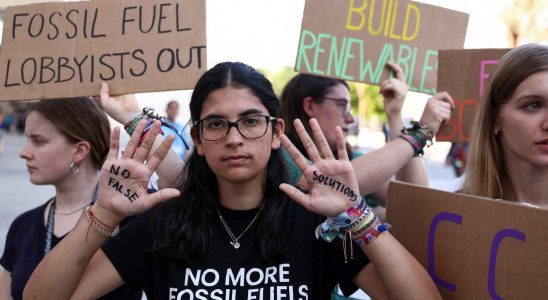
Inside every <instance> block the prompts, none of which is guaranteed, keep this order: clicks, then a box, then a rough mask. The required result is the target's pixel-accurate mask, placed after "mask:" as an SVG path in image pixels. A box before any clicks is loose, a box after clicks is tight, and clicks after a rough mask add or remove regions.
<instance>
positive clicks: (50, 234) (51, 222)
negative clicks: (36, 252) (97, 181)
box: [44, 188, 99, 257]
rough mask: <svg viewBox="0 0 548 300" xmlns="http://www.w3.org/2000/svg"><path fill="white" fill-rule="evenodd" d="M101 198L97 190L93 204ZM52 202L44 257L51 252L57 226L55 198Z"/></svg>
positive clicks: (96, 189)
mask: <svg viewBox="0 0 548 300" xmlns="http://www.w3.org/2000/svg"><path fill="white" fill-rule="evenodd" d="M98 196H99V189H98V188H95V194H94V195H93V199H92V200H91V204H93V203H95V201H96V200H97V197H98ZM48 201H51V207H50V209H49V214H48V222H47V227H46V228H47V230H46V246H45V247H44V257H46V255H48V253H49V252H50V251H51V243H52V241H53V225H54V224H55V196H54V197H52V198H51V199H49V200H48Z"/></svg>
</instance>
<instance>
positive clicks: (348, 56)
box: [341, 38, 363, 80]
mask: <svg viewBox="0 0 548 300" xmlns="http://www.w3.org/2000/svg"><path fill="white" fill-rule="evenodd" d="M346 42H347V43H348V46H347V47H346V52H345V56H344V65H343V69H342V73H341V78H342V79H344V80H354V76H351V75H347V74H346V68H347V67H348V61H349V60H350V59H352V58H354V54H353V52H352V44H353V43H355V44H358V45H359V48H360V50H359V53H360V58H361V57H362V56H363V40H360V39H356V38H348V39H347V40H346ZM360 61H361V60H360Z"/></svg>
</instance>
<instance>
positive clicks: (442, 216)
mask: <svg viewBox="0 0 548 300" xmlns="http://www.w3.org/2000/svg"><path fill="white" fill-rule="evenodd" d="M442 221H451V222H453V223H457V224H459V225H460V224H462V216H461V215H458V214H455V213H450V212H440V213H439V214H437V215H435V216H434V217H433V218H432V223H430V232H429V233H428V273H429V274H430V277H432V280H433V281H434V283H436V284H437V285H439V286H441V287H443V288H446V289H448V290H450V291H452V292H455V291H457V286H456V285H455V284H453V283H450V282H447V281H445V280H443V279H441V278H439V277H438V275H436V268H435V258H434V241H435V239H436V229H437V227H438V224H439V223H441V222H442Z"/></svg>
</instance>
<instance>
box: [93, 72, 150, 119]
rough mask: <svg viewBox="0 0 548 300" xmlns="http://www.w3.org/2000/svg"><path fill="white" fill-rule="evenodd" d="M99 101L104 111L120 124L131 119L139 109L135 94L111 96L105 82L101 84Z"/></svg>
mask: <svg viewBox="0 0 548 300" xmlns="http://www.w3.org/2000/svg"><path fill="white" fill-rule="evenodd" d="M99 94H100V98H99V102H100V103H101V106H102V107H103V109H104V110H105V112H106V113H107V114H108V115H109V116H110V117H112V118H113V119H114V120H116V121H118V122H120V123H121V124H126V123H127V122H129V121H131V120H132V118H133V117H135V116H136V115H137V114H138V113H139V112H140V111H141V110H140V108H139V103H137V98H136V97H135V94H126V95H120V96H111V95H110V88H109V86H108V84H107V83H106V82H103V83H102V84H101V91H100V92H99Z"/></svg>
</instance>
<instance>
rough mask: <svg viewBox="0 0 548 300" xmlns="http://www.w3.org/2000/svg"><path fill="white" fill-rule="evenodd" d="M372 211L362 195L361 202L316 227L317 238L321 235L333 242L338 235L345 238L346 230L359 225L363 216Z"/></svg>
mask: <svg viewBox="0 0 548 300" xmlns="http://www.w3.org/2000/svg"><path fill="white" fill-rule="evenodd" d="M371 213H372V211H371V208H370V207H369V206H367V204H366V202H365V199H364V198H363V197H361V196H360V202H359V203H357V204H355V205H354V206H352V207H351V208H349V209H348V210H347V211H345V212H343V213H341V214H340V215H338V216H336V217H333V218H327V219H326V220H325V221H324V222H323V223H322V224H320V225H319V226H318V227H317V228H316V238H319V237H321V238H322V239H324V240H325V241H327V242H332V241H333V240H334V239H335V238H336V237H340V238H344V235H345V232H346V231H348V230H349V229H351V228H353V227H355V226H356V225H358V224H359V223H360V222H361V220H363V218H365V217H367V215H368V214H371Z"/></svg>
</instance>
